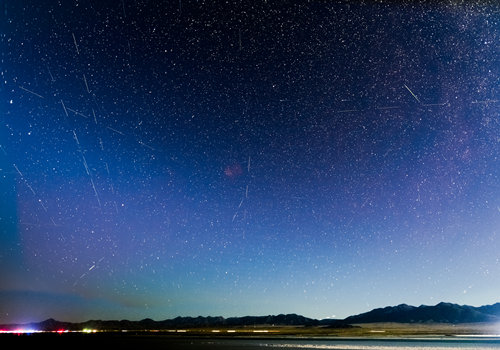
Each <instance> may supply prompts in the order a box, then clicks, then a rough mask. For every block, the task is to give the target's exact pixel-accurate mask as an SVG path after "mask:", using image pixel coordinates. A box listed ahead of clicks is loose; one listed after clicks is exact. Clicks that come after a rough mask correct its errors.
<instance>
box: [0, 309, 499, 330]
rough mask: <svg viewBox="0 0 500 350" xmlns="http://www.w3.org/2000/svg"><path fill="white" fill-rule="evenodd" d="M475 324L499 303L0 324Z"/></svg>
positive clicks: (494, 318) (495, 312) (493, 317)
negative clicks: (332, 315) (318, 314)
mask: <svg viewBox="0 0 500 350" xmlns="http://www.w3.org/2000/svg"><path fill="white" fill-rule="evenodd" d="M380 322H398V323H452V324H457V323H478V322H500V303H496V304H493V305H484V306H480V307H474V306H468V305H458V304H451V303H444V302H441V303H439V304H437V305H434V306H428V305H420V306H418V307H417V306H411V305H407V304H400V305H397V306H387V307H384V308H378V309H373V310H371V311H369V312H365V313H362V314H358V315H353V316H349V317H347V318H345V319H343V320H341V319H323V320H317V319H312V318H307V317H304V316H301V315H297V314H286V315H285V314H280V315H268V316H243V317H230V318H224V317H221V316H215V317H214V316H207V317H204V316H198V317H180V316H179V317H176V318H173V319H167V320H163V321H154V320H152V319H150V318H146V319H143V320H140V321H129V320H120V321H118V320H89V321H85V322H80V323H71V322H61V321H57V320H54V319H52V318H51V319H48V320H45V321H42V322H39V323H30V324H23V325H19V324H8V325H0V329H2V330H15V329H19V328H24V329H28V328H29V329H36V330H40V331H57V330H61V329H65V330H82V329H85V328H87V329H96V330H117V331H120V330H153V329H154V330H167V329H180V328H210V327H245V326H306V327H307V326H316V327H318V326H320V327H329V328H352V327H353V326H352V325H353V324H362V323H380Z"/></svg>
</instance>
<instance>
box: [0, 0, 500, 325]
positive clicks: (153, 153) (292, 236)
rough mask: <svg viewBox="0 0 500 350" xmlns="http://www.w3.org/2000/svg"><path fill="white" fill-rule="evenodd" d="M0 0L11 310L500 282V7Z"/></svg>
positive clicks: (37, 313)
mask: <svg viewBox="0 0 500 350" xmlns="http://www.w3.org/2000/svg"><path fill="white" fill-rule="evenodd" d="M0 6H1V12H2V13H1V32H0V35H1V51H0V55H1V57H0V58H1V77H2V80H1V86H0V94H1V95H0V97H1V102H0V103H1V107H0V109H1V111H0V113H1V114H0V179H1V182H0V207H1V212H0V219H1V220H0V235H1V236H0V238H1V242H2V243H1V245H0V322H2V323H6V322H29V321H41V320H44V319H47V318H49V317H52V318H55V319H58V320H61V321H85V320H88V319H98V318H100V319H130V320H140V319H143V318H146V317H149V318H152V319H155V320H162V319H167V318H173V317H176V316H198V315H204V316H208V315H211V316H219V315H220V316H225V317H229V316H244V315H268V314H279V313H297V314H302V315H304V316H307V317H312V318H318V319H320V318H327V317H335V318H344V317H347V316H349V315H353V314H357V313H361V312H365V311H368V310H370V309H372V308H375V307H382V306H387V305H396V304H399V303H407V304H411V305H421V304H426V305H429V304H437V303H438V302H440V301H446V302H453V303H459V304H470V305H474V306H479V305H485V304H492V303H495V302H498V301H500V299H499V295H500V260H499V259H500V254H499V249H500V244H499V241H498V238H499V237H498V235H499V233H500V232H499V230H500V201H499V199H500V164H499V154H500V152H499V151H500V120H499V114H500V103H499V99H500V84H499V76H500V50H499V43H500V8H499V6H498V5H494V4H493V2H491V3H489V2H486V1H479V2H478V1H471V2H467V4H466V5H463V4H462V5H459V4H458V2H454V1H450V2H448V3H443V4H440V5H423V4H417V3H416V2H410V1H405V2H403V1H401V2H393V1H391V2H389V1H388V2H382V1H381V2H375V1H355V2H350V4H349V2H347V1H310V2H280V1H262V2H254V1H247V2H244V1H243V2H237V1H235V2H233V1H229V2H227V3H222V2H219V1H216V2H211V1H186V0H180V1H147V0H139V1H131V0H120V1H91V0H89V1H48V0H42V1H36V2H33V1H18V0H16V1H10V0H7V1H2V2H1V4H0Z"/></svg>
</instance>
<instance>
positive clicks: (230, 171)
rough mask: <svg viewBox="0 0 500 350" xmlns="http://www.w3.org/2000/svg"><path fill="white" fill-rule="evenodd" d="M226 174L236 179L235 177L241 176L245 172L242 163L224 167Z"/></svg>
mask: <svg viewBox="0 0 500 350" xmlns="http://www.w3.org/2000/svg"><path fill="white" fill-rule="evenodd" d="M224 174H225V175H226V176H227V177H229V178H232V179H234V178H236V177H238V176H240V175H241V174H243V169H242V168H241V165H239V164H232V165H228V166H226V168H225V169H224Z"/></svg>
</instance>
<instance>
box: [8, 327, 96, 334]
mask: <svg viewBox="0 0 500 350" xmlns="http://www.w3.org/2000/svg"><path fill="white" fill-rule="evenodd" d="M69 332H81V333H87V334H89V333H96V332H97V330H96V329H88V328H85V329H83V330H81V331H69V330H67V329H58V330H56V331H40V330H37V329H21V328H20V329H13V330H4V329H0V334H19V335H20V334H34V333H57V334H64V333H69Z"/></svg>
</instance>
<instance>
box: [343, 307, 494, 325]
mask: <svg viewBox="0 0 500 350" xmlns="http://www.w3.org/2000/svg"><path fill="white" fill-rule="evenodd" d="M497 321H500V303H496V304H494V305H485V306H481V307H474V306H468V305H458V304H451V303H444V302H442V303H439V304H437V305H434V306H427V305H421V306H418V307H416V306H410V305H406V304H401V305H397V306H388V307H384V308H379V309H374V310H372V311H369V312H366V313H362V314H359V315H354V316H349V317H347V318H345V319H344V322H346V323H350V324H352V323H374V322H402V323H415V322H436V323H476V322H497Z"/></svg>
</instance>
